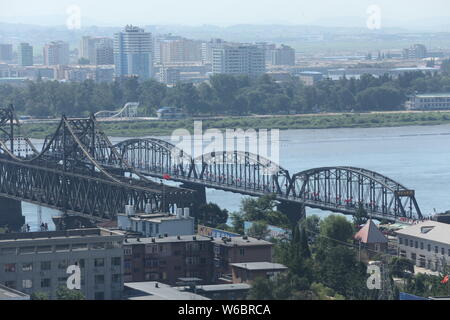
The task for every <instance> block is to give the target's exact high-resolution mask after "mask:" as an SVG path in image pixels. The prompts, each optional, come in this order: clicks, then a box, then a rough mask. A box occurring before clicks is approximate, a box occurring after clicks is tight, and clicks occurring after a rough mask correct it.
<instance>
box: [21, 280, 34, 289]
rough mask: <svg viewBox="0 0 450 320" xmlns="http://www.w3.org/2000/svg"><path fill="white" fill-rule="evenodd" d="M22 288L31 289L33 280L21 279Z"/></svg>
mask: <svg viewBox="0 0 450 320" xmlns="http://www.w3.org/2000/svg"><path fill="white" fill-rule="evenodd" d="M22 288H23V289H31V288H33V280H30V279H24V280H22Z"/></svg>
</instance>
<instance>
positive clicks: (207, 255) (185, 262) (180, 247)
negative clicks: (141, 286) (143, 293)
mask: <svg viewBox="0 0 450 320" xmlns="http://www.w3.org/2000/svg"><path fill="white" fill-rule="evenodd" d="M124 248H125V258H124V259H125V268H124V279H125V282H143V281H160V282H163V283H166V284H169V285H176V284H177V282H178V279H179V278H183V277H196V278H200V279H202V281H203V283H210V282H211V281H212V275H213V263H212V261H213V250H212V240H211V238H208V237H202V236H177V237H156V238H142V239H140V238H133V239H131V238H129V239H126V240H125V242H124Z"/></svg>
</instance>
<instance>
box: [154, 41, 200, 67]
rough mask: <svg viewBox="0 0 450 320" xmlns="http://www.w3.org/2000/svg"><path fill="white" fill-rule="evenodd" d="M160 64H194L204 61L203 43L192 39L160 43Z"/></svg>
mask: <svg viewBox="0 0 450 320" xmlns="http://www.w3.org/2000/svg"><path fill="white" fill-rule="evenodd" d="M159 46H160V50H161V52H160V62H161V63H162V64H166V63H174V62H175V63H176V62H193V61H201V60H202V48H201V42H199V41H195V40H190V39H184V38H179V39H173V40H172V39H171V40H163V41H160V44H159Z"/></svg>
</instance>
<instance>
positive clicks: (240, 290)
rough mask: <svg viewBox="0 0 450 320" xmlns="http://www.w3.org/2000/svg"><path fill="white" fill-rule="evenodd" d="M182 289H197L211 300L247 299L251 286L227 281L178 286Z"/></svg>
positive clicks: (198, 292)
mask: <svg viewBox="0 0 450 320" xmlns="http://www.w3.org/2000/svg"><path fill="white" fill-rule="evenodd" d="M177 289H178V290H180V291H189V292H192V291H193V290H194V291H195V293H196V294H198V295H201V296H203V297H206V298H209V299H211V300H245V299H246V297H247V294H248V291H249V290H250V289H251V286H250V285H249V284H248V283H226V284H212V285H202V286H196V287H195V288H194V289H192V288H190V287H177Z"/></svg>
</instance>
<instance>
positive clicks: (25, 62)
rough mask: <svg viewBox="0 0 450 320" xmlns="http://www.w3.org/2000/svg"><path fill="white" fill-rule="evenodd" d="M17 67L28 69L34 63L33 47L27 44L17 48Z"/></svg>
mask: <svg viewBox="0 0 450 320" xmlns="http://www.w3.org/2000/svg"><path fill="white" fill-rule="evenodd" d="M18 58H19V66H22V67H28V66H32V65H33V63H34V59H33V46H31V45H30V44H28V43H21V44H20V45H19V47H18Z"/></svg>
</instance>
